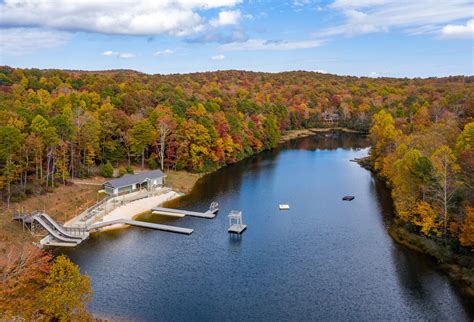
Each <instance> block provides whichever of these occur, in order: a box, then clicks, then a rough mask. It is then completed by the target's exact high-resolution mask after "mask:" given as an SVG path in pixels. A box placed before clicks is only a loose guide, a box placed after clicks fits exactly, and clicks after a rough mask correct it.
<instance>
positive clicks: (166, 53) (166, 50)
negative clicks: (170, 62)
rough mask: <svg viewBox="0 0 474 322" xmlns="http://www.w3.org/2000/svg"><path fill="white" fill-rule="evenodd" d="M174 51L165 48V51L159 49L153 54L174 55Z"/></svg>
mask: <svg viewBox="0 0 474 322" xmlns="http://www.w3.org/2000/svg"><path fill="white" fill-rule="evenodd" d="M173 53H174V52H173V51H172V50H171V49H165V50H163V51H157V52H156V53H154V54H153V56H169V55H172V54H173Z"/></svg>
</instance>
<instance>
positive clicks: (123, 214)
mask: <svg viewBox="0 0 474 322" xmlns="http://www.w3.org/2000/svg"><path fill="white" fill-rule="evenodd" d="M179 196H180V194H179V193H177V192H175V191H170V192H167V193H164V194H161V195H159V196H153V197H148V198H144V199H139V200H135V201H132V202H129V203H127V204H125V205H123V206H120V207H118V208H116V209H114V210H112V211H111V212H110V213H108V214H107V215H105V216H104V217H103V218H102V220H100V221H98V222H107V221H112V220H117V219H133V218H134V217H136V216H137V215H139V214H141V213H143V212H145V211H149V210H151V209H152V208H153V207H157V206H159V205H161V204H162V203H164V202H166V201H169V200H172V199H175V198H177V197H179ZM125 227H128V225H123V224H118V225H113V226H108V227H104V228H102V229H101V230H100V231H105V230H111V229H118V228H125Z"/></svg>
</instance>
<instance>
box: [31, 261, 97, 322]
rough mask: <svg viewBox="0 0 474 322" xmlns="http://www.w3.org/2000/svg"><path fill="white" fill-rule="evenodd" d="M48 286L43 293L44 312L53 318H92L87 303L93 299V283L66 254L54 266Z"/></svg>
mask: <svg viewBox="0 0 474 322" xmlns="http://www.w3.org/2000/svg"><path fill="white" fill-rule="evenodd" d="M46 283H47V286H46V287H45V288H44V290H43V291H42V294H41V299H40V307H41V310H42V313H43V314H44V315H45V316H47V317H48V318H51V319H58V320H86V319H88V318H90V316H89V313H88V312H87V309H86V306H85V303H86V302H88V301H90V300H91V295H92V291H91V285H90V281H89V277H88V276H87V275H81V273H80V271H79V267H78V266H77V265H75V264H74V263H72V262H71V261H70V260H69V258H67V257H66V256H58V257H57V258H56V259H55V261H54V263H53V265H52V267H51V271H50V274H49V276H48V278H47V279H46Z"/></svg>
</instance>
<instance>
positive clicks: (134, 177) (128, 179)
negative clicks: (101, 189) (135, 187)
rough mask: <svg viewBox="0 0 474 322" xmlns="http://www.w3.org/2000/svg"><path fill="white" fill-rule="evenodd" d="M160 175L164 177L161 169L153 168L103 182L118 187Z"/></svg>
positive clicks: (159, 176)
mask: <svg viewBox="0 0 474 322" xmlns="http://www.w3.org/2000/svg"><path fill="white" fill-rule="evenodd" d="M162 177H166V175H165V174H164V173H163V172H161V170H153V171H146V172H141V173H138V174H125V175H124V176H123V177H120V178H117V179H112V180H109V181H107V182H104V185H108V186H111V187H112V188H120V187H125V186H129V185H132V184H134V183H142V182H143V181H145V180H146V179H156V178H162Z"/></svg>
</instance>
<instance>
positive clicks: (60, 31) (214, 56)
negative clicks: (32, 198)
mask: <svg viewBox="0 0 474 322" xmlns="http://www.w3.org/2000/svg"><path fill="white" fill-rule="evenodd" d="M473 57H474V0H449V1H448V0H446V1H445V0H328V1H322V0H321V1H318V0H294V1H265V0H261V1H258V0H248V1H244V0H240V1H239V0H161V1H158V0H156V1H151V0H146V1H145V0H135V1H132V0H115V1H92V0H69V1H65V0H64V1H61V0H55V1H53V0H30V1H26V0H4V1H0V64H1V65H9V66H13V67H35V68H62V69H82V70H106V69H119V68H123V69H134V70H138V71H142V72H146V73H151V74H155V73H162V74H169V73H187V72H197V71H210V70H223V69H240V70H253V71H267V72H279V71H288V70H308V71H321V72H328V73H333V74H340V75H355V76H373V77H377V76H392V77H430V76H448V75H473V74H474V61H473V60H474V58H473Z"/></svg>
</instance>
